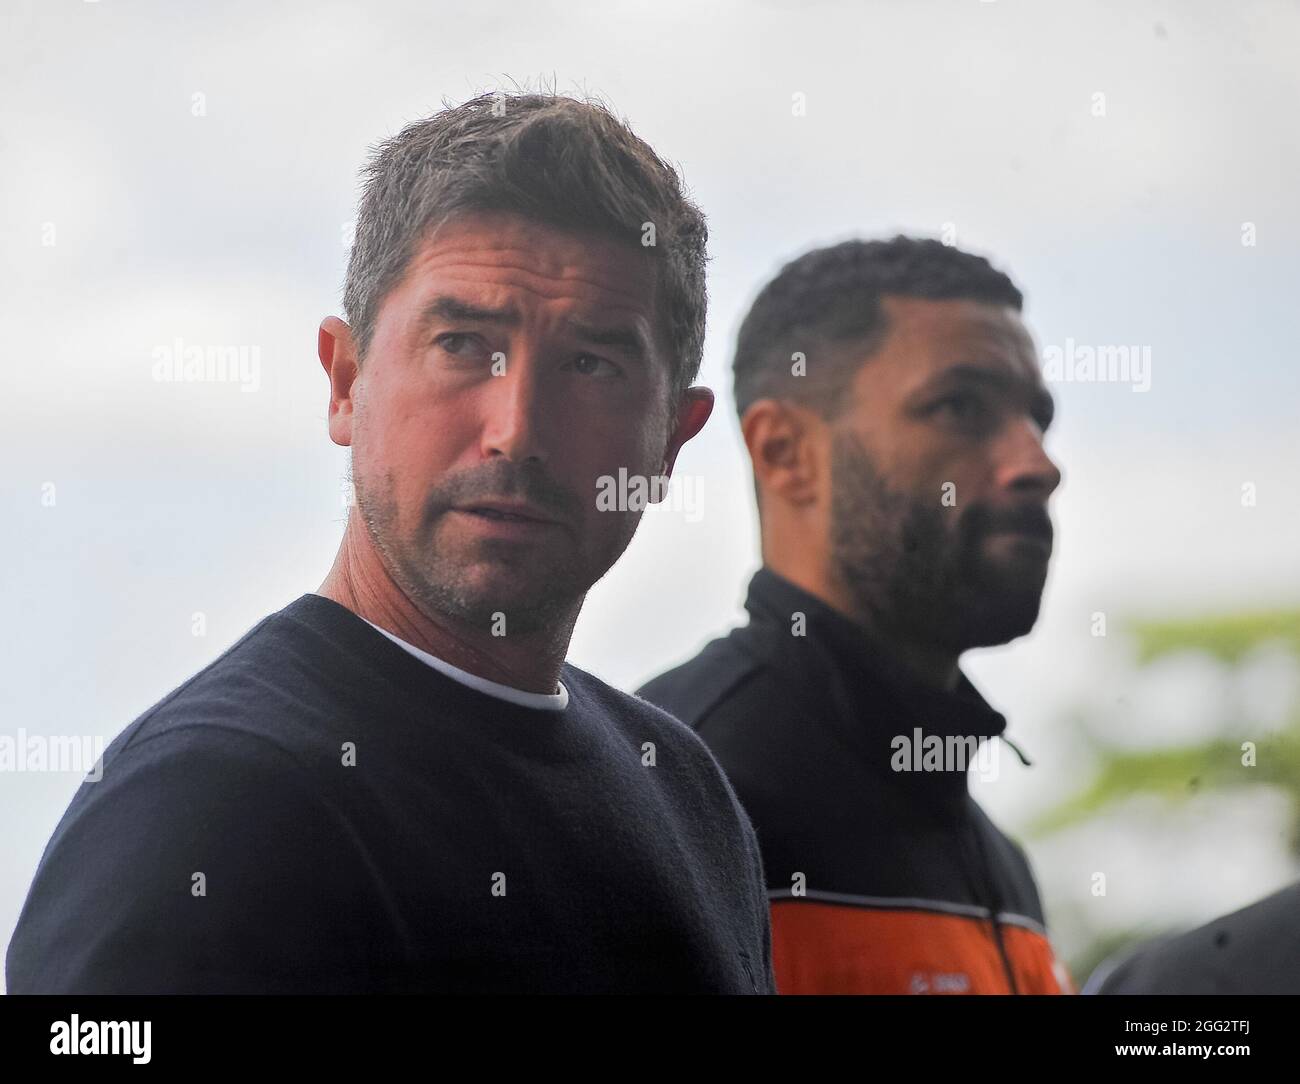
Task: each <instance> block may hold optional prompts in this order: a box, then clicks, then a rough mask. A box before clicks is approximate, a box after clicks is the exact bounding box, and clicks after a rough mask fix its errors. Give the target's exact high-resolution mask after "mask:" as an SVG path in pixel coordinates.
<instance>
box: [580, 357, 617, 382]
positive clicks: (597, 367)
mask: <svg viewBox="0 0 1300 1084" xmlns="http://www.w3.org/2000/svg"><path fill="white" fill-rule="evenodd" d="M571 364H572V365H573V369H574V371H575V372H576V373H578V374H579V375H581V376H599V377H620V376H622V375H623V370H621V369H620V368H619V367H618V366H617V365H615V364H614V363H613V362H612V361H610V360H608V359H607V358H602V357H598V356H597V355H596V354H579V355H578V356H577V357H576V358H574V359H573V361H572V363H571Z"/></svg>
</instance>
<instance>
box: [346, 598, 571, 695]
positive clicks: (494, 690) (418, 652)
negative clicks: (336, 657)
mask: <svg viewBox="0 0 1300 1084" xmlns="http://www.w3.org/2000/svg"><path fill="white" fill-rule="evenodd" d="M357 616H358V617H361V615H360V614H358V615H357ZM361 620H362V621H366V619H365V618H364V617H362V618H361ZM366 624H367V625H369V626H370V627H371V628H372V629H374V630H375V631H377V632H382V633H383V634H384V635H385V636H387V637H388V638H389V639H390V640H392V641H393V643H395V644H396V645H397V646H398V647H400V648H404V649H405V650H406V651H408V652H409V653H410V654H412V655H414V656H415V657H416V658H417V659H419V660H420V661H421V662H422V663H424V664H425V665H427V666H432V667H433V668H434V669H435V670H437V671H438V673H440V674H445V675H446V676H447V677H449V678H451V680H452V681H457V682H459V683H460V684H461V685H467V686H469V687H470V688H471V689H477V690H478V691H479V692H481V693H486V694H487V695H488V696H495V697H496V698H497V699H498V700H506V701H508V702H509V703H511V704H518V705H519V706H520V707H524V708H539V709H541V710H542V711H563V710H564V709H565V708H566V707H568V704H569V690H568V689H566V688H565V687H564V682H562V681H559V682H556V684H557V685H559V687H560V691H559V692H558V693H530V692H526V691H525V690H523V689H516V688H515V687H514V686H512V685H502V684H501V683H500V682H498V681H489V680H488V679H487V678H484V677H479V676H478V674H471V673H470V672H469V671H468V670H462V669H461V668H460V667H459V666H452V664H451V663H449V662H447V660H446V659H440V658H438V656H437V655H430V654H429V653H428V652H427V651H425V650H424V649H422V648H418V647H416V646H415V645H414V644H408V643H407V642H406V641H405V640H403V639H402V638H401V637H400V636H394V635H393V634H392V633H391V632H389V631H388V630H387V629H381V628H380V627H379V626H378V625H376V624H375V623H374V622H373V621H366Z"/></svg>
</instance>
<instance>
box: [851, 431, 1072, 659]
mask: <svg viewBox="0 0 1300 1084" xmlns="http://www.w3.org/2000/svg"><path fill="white" fill-rule="evenodd" d="M831 470H832V476H831V566H832V570H833V571H834V574H835V575H836V576H837V577H838V579H839V581H840V583H841V584H842V586H843V588H844V590H845V591H846V592H847V594H848V595H849V598H850V599H851V600H852V602H853V605H854V607H855V610H856V611H857V613H858V615H859V617H860V619H861V620H862V621H863V622H864V623H866V624H868V625H870V626H871V627H873V628H876V629H878V630H880V631H881V632H886V633H887V632H889V631H891V630H892V631H896V632H899V633H901V634H903V635H906V636H908V637H909V638H911V639H916V640H919V641H921V642H923V643H928V644H934V645H936V646H939V647H942V648H945V649H947V650H951V651H953V652H955V653H960V652H962V651H965V650H966V649H967V648H972V647H984V646H989V645H992V644H1004V643H1006V642H1008V641H1009V640H1014V639H1015V638H1016V637H1018V636H1023V635H1024V634H1025V633H1027V632H1029V630H1030V629H1032V628H1033V626H1034V622H1035V621H1036V620H1037V618H1038V610H1039V606H1040V603H1041V600H1042V592H1043V585H1044V582H1045V580H1046V572H1047V565H1046V562H1043V563H1042V564H1041V565H1040V566H1032V567H1028V568H1026V567H1023V566H1022V567H1008V566H1003V565H999V564H998V563H997V562H995V561H992V560H990V559H989V558H987V557H986V556H985V555H984V554H983V552H982V549H981V547H982V544H983V542H984V540H985V539H986V538H987V537H988V528H989V526H990V522H991V517H990V516H989V514H988V513H986V512H984V511H982V510H980V509H978V508H972V509H968V510H966V511H965V512H964V513H963V514H961V515H959V513H958V510H957V508H946V507H943V506H942V505H941V504H940V501H939V498H940V494H939V493H937V492H936V493H935V494H934V495H933V498H931V499H927V500H917V499H915V498H913V497H911V496H909V495H908V494H906V493H901V492H898V491H896V490H893V489H891V488H889V486H888V485H887V484H886V483H885V481H884V479H883V478H882V477H881V476H880V474H879V473H878V472H877V470H876V468H875V465H874V463H873V462H872V460H871V457H870V455H869V454H868V452H867V451H866V449H865V448H863V447H862V445H861V443H860V442H859V441H858V440H857V439H856V438H855V437H854V436H853V435H852V434H849V433H837V434H836V436H835V438H834V442H833V447H832V460H831Z"/></svg>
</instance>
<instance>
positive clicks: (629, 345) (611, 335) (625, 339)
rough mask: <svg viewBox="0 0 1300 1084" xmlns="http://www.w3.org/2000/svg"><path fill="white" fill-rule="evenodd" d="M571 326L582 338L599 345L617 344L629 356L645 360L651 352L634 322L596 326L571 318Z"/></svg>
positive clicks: (569, 323)
mask: <svg viewBox="0 0 1300 1084" xmlns="http://www.w3.org/2000/svg"><path fill="white" fill-rule="evenodd" d="M568 325H569V327H570V328H571V329H572V331H573V333H574V334H575V335H577V336H578V337H579V338H581V339H585V340H586V341H587V342H589V343H594V344H595V345H597V346H616V347H618V348H619V349H620V350H622V351H623V352H624V353H625V354H627V355H628V356H629V357H632V358H635V359H636V360H638V361H644V360H645V359H646V356H647V355H648V354H649V350H648V348H647V346H646V341H645V337H644V336H643V335H642V334H641V330H640V328H638V327H636V326H635V325H632V324H626V325H620V326H618V327H594V326H592V325H591V324H584V323H583V322H582V321H581V320H573V319H570V320H569V321H568Z"/></svg>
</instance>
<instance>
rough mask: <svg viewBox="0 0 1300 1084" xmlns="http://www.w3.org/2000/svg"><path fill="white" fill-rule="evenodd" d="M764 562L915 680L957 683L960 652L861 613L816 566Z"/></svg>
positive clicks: (940, 685) (949, 686) (953, 685)
mask: <svg viewBox="0 0 1300 1084" xmlns="http://www.w3.org/2000/svg"><path fill="white" fill-rule="evenodd" d="M764 564H765V565H766V567H767V568H768V569H769V570H771V571H772V572H775V573H776V574H777V575H778V576H780V577H781V578H782V579H785V580H789V581H790V582H791V583H792V584H794V585H795V586H796V587H798V588H800V589H801V590H803V591H807V592H808V594H810V595H812V596H813V597H814V598H816V599H819V600H820V601H822V602H824V603H825V604H826V605H827V606H829V607H830V608H831V609H832V610H834V611H835V612H836V613H838V614H840V615H841V616H842V617H846V618H848V619H849V620H850V621H852V622H853V623H854V624H855V625H857V626H859V627H860V628H861V629H862V630H863V632H864V633H865V634H866V636H867V637H868V638H869V639H870V640H871V641H872V643H874V644H875V645H876V646H877V647H878V648H879V650H880V653H881V654H882V655H884V656H885V657H886V658H887V659H889V660H891V661H892V662H894V663H896V664H897V665H898V666H899V667H901V668H902V669H903V670H904V671H905V672H906V673H907V674H908V675H910V677H911V678H912V679H913V680H914V681H916V682H917V683H919V684H922V685H929V686H931V687H933V688H938V689H943V690H945V691H948V692H951V691H952V690H953V689H955V688H956V687H957V683H958V682H959V681H960V680H961V670H960V669H959V668H958V665H957V663H958V660H959V659H960V654H957V653H954V652H953V651H952V650H951V649H949V648H944V647H939V646H937V645H935V644H933V643H930V642H927V641H925V640H923V639H919V638H917V637H916V636H915V635H911V634H905V633H900V632H898V631H897V630H896V629H893V628H892V627H890V626H889V625H888V624H887V623H885V622H883V621H881V620H880V619H879V618H878V616H877V615H876V614H873V613H869V612H868V613H864V612H863V611H862V608H861V607H860V606H859V605H858V604H857V603H856V602H855V601H854V599H853V597H852V595H851V594H850V592H849V591H847V590H846V589H845V588H844V587H843V585H840V584H837V583H836V582H835V578H834V577H833V576H830V575H829V574H827V575H818V574H817V572H816V571H815V570H808V569H805V568H803V567H797V566H793V565H783V564H778V563H774V562H772V561H764Z"/></svg>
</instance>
